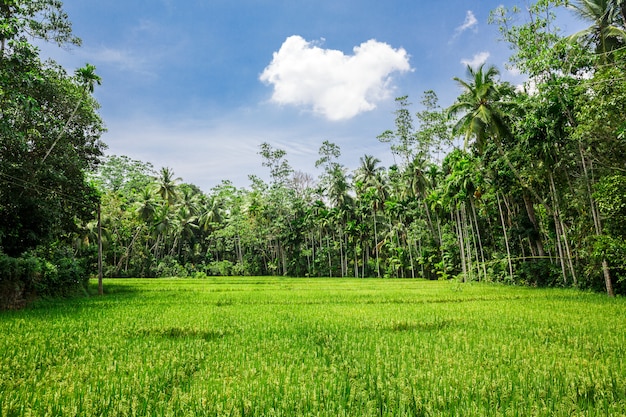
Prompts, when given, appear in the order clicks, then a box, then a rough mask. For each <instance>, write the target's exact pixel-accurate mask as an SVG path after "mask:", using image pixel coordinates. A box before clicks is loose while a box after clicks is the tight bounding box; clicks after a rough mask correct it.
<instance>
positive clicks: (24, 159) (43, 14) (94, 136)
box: [0, 0, 104, 308]
mask: <svg viewBox="0 0 626 417" xmlns="http://www.w3.org/2000/svg"><path fill="white" fill-rule="evenodd" d="M33 39H41V40H47V41H51V42H54V43H57V44H59V45H66V46H71V45H78V44H80V40H79V39H77V38H76V37H74V36H73V35H72V31H71V24H70V22H69V18H68V16H67V15H66V14H65V13H64V12H63V10H62V9H61V2H59V1H56V0H37V1H30V0H29V1H14V0H10V1H9V0H2V1H0V219H2V220H1V221H0V308H1V307H3V306H7V305H8V306H16V305H20V304H22V303H23V301H24V300H25V297H27V296H28V295H29V294H33V293H34V292H37V293H38V294H41V295H47V294H64V293H67V292H68V291H73V290H75V289H77V288H80V287H81V285H84V283H85V282H86V280H85V279H86V278H88V276H89V275H88V274H89V272H90V271H89V269H88V268H89V265H88V264H87V260H86V259H83V258H77V257H76V256H75V253H74V252H75V251H74V249H73V248H72V246H71V237H72V236H73V235H74V234H75V233H78V232H79V231H80V230H81V229H82V228H81V224H84V223H86V222H88V221H90V220H91V219H93V216H94V213H95V208H96V206H97V202H98V190H97V189H96V188H95V187H94V186H93V185H91V184H90V183H89V182H88V181H87V172H88V171H92V170H93V169H94V168H95V166H96V164H97V163H98V159H99V157H100V156H101V155H102V149H103V147H104V145H103V144H102V143H101V142H100V140H99V138H100V135H101V134H102V132H103V130H104V128H103V125H102V121H101V120H100V118H99V116H98V114H97V109H98V104H97V103H96V102H95V101H94V99H93V98H92V96H91V92H93V88H94V86H95V84H97V83H99V82H100V79H99V77H98V76H97V75H96V74H95V68H94V67H93V66H92V65H89V64H87V65H86V66H85V67H83V68H80V69H78V70H76V72H75V74H74V75H68V74H67V73H66V71H65V70H64V69H63V68H61V67H59V66H58V65H56V64H55V63H53V62H49V61H45V62H44V61H42V59H40V57H39V51H38V50H37V48H36V47H34V46H33V45H32V43H30V42H32V40H33Z"/></svg>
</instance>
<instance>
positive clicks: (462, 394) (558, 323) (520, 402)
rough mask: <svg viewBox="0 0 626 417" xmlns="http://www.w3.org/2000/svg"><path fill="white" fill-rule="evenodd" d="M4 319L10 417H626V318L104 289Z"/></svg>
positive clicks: (431, 289) (495, 293) (364, 288)
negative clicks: (82, 297) (101, 292)
mask: <svg viewBox="0 0 626 417" xmlns="http://www.w3.org/2000/svg"><path fill="white" fill-rule="evenodd" d="M105 292H106V295H105V296H104V297H97V296H94V297H90V298H84V299H75V300H65V301H42V302H39V303H37V304H36V305H34V306H32V307H31V308H29V309H27V310H23V311H16V312H13V311H12V312H2V313H0V417H5V416H30V415H33V416H34V415H36V416H59V415H63V416H68V415H71V416H74V415H76V416H133V415H135V416H252V415H254V416H568V417H570V416H626V366H625V365H626V364H625V358H626V303H625V302H624V300H623V299H621V298H618V299H613V300H610V299H607V298H606V297H605V296H603V295H599V294H590V293H583V292H578V291H576V290H562V289H529V288H515V287H505V286H499V285H482V284H463V285H461V286H459V285H458V284H456V283H451V282H442V281H436V282H432V281H422V280H376V279H366V280H355V279H346V280H341V279H289V278H263V277H254V278H215V279H206V280H192V279H189V280H187V279H167V280H163V279H159V280H105Z"/></svg>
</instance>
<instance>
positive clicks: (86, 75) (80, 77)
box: [41, 64, 102, 162]
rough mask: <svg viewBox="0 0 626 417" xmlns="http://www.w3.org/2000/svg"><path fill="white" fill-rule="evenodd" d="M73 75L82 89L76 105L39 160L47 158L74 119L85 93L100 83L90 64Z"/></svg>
mask: <svg viewBox="0 0 626 417" xmlns="http://www.w3.org/2000/svg"><path fill="white" fill-rule="evenodd" d="M75 75H76V77H75V78H76V81H77V83H78V85H79V86H80V87H81V90H82V91H81V95H80V98H79V99H78V101H77V102H76V106H75V107H74V110H72V113H71V114H70V117H69V118H68V119H67V121H66V122H65V125H64V126H63V129H61V132H59V136H57V138H56V140H55V141H54V142H53V143H52V145H51V146H50V148H49V149H48V151H47V152H46V154H45V155H44V157H43V159H42V161H41V162H44V161H45V160H46V159H47V158H48V156H49V155H50V152H52V150H53V149H54V147H55V146H56V145H57V143H58V142H59V140H61V138H62V137H63V135H64V134H65V131H66V130H67V128H68V126H69V125H70V123H71V122H72V120H74V116H76V112H77V111H78V108H79V107H80V105H81V104H82V102H83V100H84V98H85V96H86V95H87V93H89V94H91V93H93V91H94V88H95V84H98V85H100V84H102V78H100V77H99V76H98V75H97V74H96V67H95V66H93V65H91V64H85V66H84V67H82V68H79V69H77V70H76V72H75Z"/></svg>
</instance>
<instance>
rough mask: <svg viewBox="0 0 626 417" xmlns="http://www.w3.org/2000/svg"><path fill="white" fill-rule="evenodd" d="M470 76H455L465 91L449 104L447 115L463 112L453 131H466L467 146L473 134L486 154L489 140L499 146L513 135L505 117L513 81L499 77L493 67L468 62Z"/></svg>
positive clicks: (498, 73) (462, 132)
mask: <svg viewBox="0 0 626 417" xmlns="http://www.w3.org/2000/svg"><path fill="white" fill-rule="evenodd" d="M467 75H468V77H467V81H465V80H462V79H460V78H458V77H455V78H454V80H455V81H456V82H457V83H458V84H459V85H460V86H461V87H462V88H463V90H464V91H463V93H462V94H461V95H460V96H459V97H458V98H457V100H456V102H455V103H454V104H452V106H450V108H449V109H448V115H449V117H456V116H459V115H461V117H460V118H459V119H458V121H457V123H456V124H455V125H454V127H453V131H454V133H455V134H463V136H464V137H465V146H466V147H467V146H468V144H469V141H470V139H471V138H472V137H473V138H474V139H475V146H476V149H477V150H478V152H479V153H483V152H484V150H485V146H486V145H487V143H486V142H487V141H488V140H489V139H493V140H494V141H495V142H496V144H497V145H498V146H499V147H500V146H501V141H502V139H504V138H506V137H509V136H510V134H511V133H510V130H509V128H508V125H507V123H506V121H505V117H504V111H503V104H504V103H503V99H504V98H506V97H507V96H509V95H512V93H513V89H512V87H511V86H510V84H508V83H500V82H498V81H497V80H496V77H498V76H499V75H500V72H499V71H498V69H497V68H496V67H494V66H490V67H489V68H487V69H486V70H485V68H484V64H483V65H481V66H479V67H478V68H477V69H474V68H472V67H471V66H469V65H468V66H467Z"/></svg>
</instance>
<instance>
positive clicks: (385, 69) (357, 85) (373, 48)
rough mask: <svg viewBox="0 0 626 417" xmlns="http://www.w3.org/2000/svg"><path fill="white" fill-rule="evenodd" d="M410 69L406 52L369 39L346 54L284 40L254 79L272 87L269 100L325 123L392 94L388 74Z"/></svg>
mask: <svg viewBox="0 0 626 417" xmlns="http://www.w3.org/2000/svg"><path fill="white" fill-rule="evenodd" d="M410 69H411V67H410V65H409V57H408V54H407V52H406V51H405V50H404V49H402V48H400V49H394V48H392V47H391V46H389V45H388V44H386V43H381V42H378V41H376V40H373V39H371V40H369V41H367V42H364V43H362V44H361V45H359V46H356V47H354V48H353V54H352V55H345V54H344V53H343V52H342V51H337V50H332V49H323V48H321V47H320V46H319V43H315V42H309V41H306V40H305V39H303V38H302V37H300V36H290V37H288V38H287V39H286V40H285V42H284V43H283V44H282V46H281V47H280V50H279V51H278V52H274V56H273V59H272V62H271V63H270V64H269V65H268V66H267V67H266V68H265V70H264V71H263V73H262V74H261V76H260V80H261V81H263V82H264V83H266V84H271V85H273V87H274V92H273V94H272V101H274V102H275V103H279V104H290V105H297V106H303V107H307V108H311V109H312V110H313V111H314V112H316V113H319V114H321V115H323V116H325V117H326V118H327V119H330V120H344V119H350V118H352V117H354V116H356V115H357V114H359V113H362V112H365V111H369V110H372V109H374V108H376V104H377V103H378V102H379V101H381V100H383V99H385V98H387V97H389V96H390V94H391V92H392V87H391V74H392V73H394V72H405V71H409V70H410Z"/></svg>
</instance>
